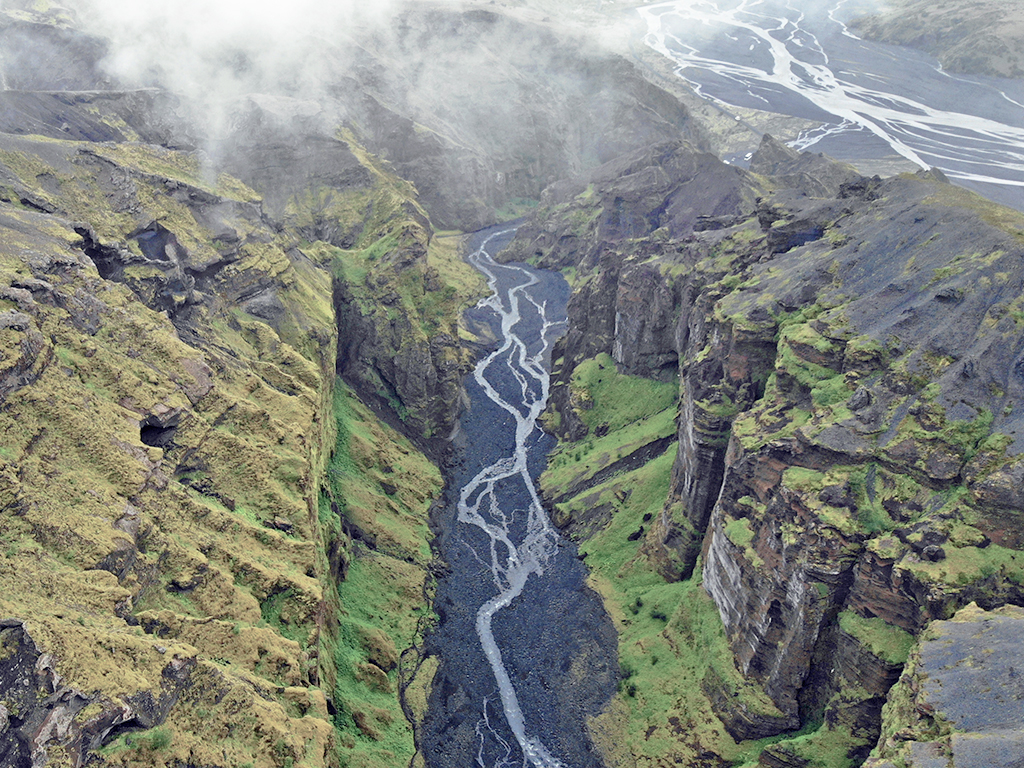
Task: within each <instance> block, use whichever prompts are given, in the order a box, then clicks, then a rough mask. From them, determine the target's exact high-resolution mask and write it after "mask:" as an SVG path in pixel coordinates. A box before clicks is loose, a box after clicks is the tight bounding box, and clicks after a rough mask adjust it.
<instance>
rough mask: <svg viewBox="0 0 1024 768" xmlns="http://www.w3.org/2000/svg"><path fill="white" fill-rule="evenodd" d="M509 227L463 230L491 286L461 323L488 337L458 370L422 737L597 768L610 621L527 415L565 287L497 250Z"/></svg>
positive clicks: (448, 760) (450, 757)
mask: <svg viewBox="0 0 1024 768" xmlns="http://www.w3.org/2000/svg"><path fill="white" fill-rule="evenodd" d="M513 235H514V230H513V229H507V228H505V229H503V228H500V227H499V228H492V229H490V230H485V231H484V232H481V233H478V234H476V235H474V236H473V237H472V240H471V243H470V251H471V253H472V255H471V256H470V262H471V263H474V264H475V265H476V266H477V267H478V268H479V269H481V271H483V272H484V274H485V275H486V276H487V277H488V279H489V280H490V284H491V287H492V290H493V291H494V293H493V294H492V296H490V297H489V298H487V299H485V300H484V301H482V302H481V303H480V304H479V305H478V306H477V307H475V308H474V309H472V310H469V311H468V312H467V315H466V322H467V325H469V326H470V327H471V328H475V329H476V330H477V331H478V332H479V335H480V336H481V337H483V338H489V339H491V340H492V341H491V343H489V344H488V345H487V348H486V349H485V350H484V351H483V353H482V356H481V358H480V360H479V362H478V364H477V366H476V369H475V370H474V372H473V373H472V374H471V375H470V376H468V377H467V378H466V384H465V392H466V407H465V409H464V413H463V415H462V418H461V419H460V423H459V429H458V431H457V432H456V434H455V436H454V439H453V452H452V457H451V459H450V460H449V461H448V463H447V467H446V475H447V484H446V492H445V504H444V507H443V511H442V512H441V513H440V514H439V515H438V516H437V518H436V520H435V525H436V527H437V534H438V535H437V540H436V548H437V551H438V554H439V555H440V556H441V558H442V559H443V560H444V561H445V563H446V564H447V566H448V570H447V572H446V573H445V575H444V576H443V577H442V578H441V579H440V580H439V582H438V587H437V594H436V600H435V610H436V612H437V614H438V616H439V619H440V624H439V627H438V629H437V630H436V631H435V632H434V633H433V634H432V636H431V637H430V638H429V645H428V650H429V651H430V652H431V653H433V654H435V655H436V656H437V657H438V658H439V659H440V661H441V665H440V668H439V671H438V673H437V675H436V676H435V679H434V686H433V691H432V695H431V698H430V702H429V711H428V716H427V719H426V722H425V724H424V727H423V729H422V732H421V734H420V746H421V749H422V751H423V755H424V758H425V760H426V763H427V765H428V766H429V767H430V768H442V767H443V768H456V767H457V768H467V766H474V765H478V766H484V767H485V768H504V766H534V768H598V767H599V766H601V760H600V757H599V756H598V755H597V754H596V753H595V752H594V751H593V749H592V745H591V743H590V740H589V738H588V736H587V732H586V720H587V718H588V717H591V716H593V715H595V714H597V713H598V712H599V711H600V709H601V708H602V707H603V706H604V705H605V704H606V703H607V702H608V700H609V699H610V697H611V696H612V695H613V694H614V692H615V687H616V684H617V681H618V663H617V656H616V634H615V631H614V628H613V626H612V624H611V621H610V619H609V617H608V615H607V613H606V611H605V609H604V607H603V605H602V604H601V600H600V598H599V597H598V596H597V595H596V594H595V593H594V592H593V591H592V590H590V589H589V588H588V587H587V585H586V577H587V574H586V570H585V568H584V566H583V564H582V563H581V562H580V561H579V559H578V558H577V552H576V548H575V546H574V545H573V544H572V543H571V542H570V541H568V540H566V539H564V538H563V537H561V536H560V535H559V533H558V531H557V530H556V529H555V528H554V527H553V526H552V524H551V522H550V520H549V519H548V516H547V513H546V511H545V510H544V508H543V507H542V505H541V503H540V499H539V492H538V490H537V485H536V483H537V479H538V477H539V476H540V473H541V472H542V471H543V468H544V464H545V461H546V455H547V453H548V452H549V451H550V450H551V448H552V447H553V444H554V440H553V438H551V437H550V436H549V435H547V434H545V433H544V432H543V431H542V430H541V429H540V427H539V425H538V424H537V418H538V417H539V416H540V414H541V413H542V412H543V410H544V408H545V406H546V401H547V394H548V386H549V372H550V368H551V360H550V356H551V347H552V345H553V344H554V341H555V339H556V338H557V337H558V336H559V335H560V334H561V333H564V331H565V323H566V304H567V302H568V298H569V287H568V285H567V284H566V282H565V280H564V279H563V278H562V277H561V275H558V274H556V273H552V272H547V271H544V270H535V269H532V268H530V267H528V266H527V265H525V264H501V265H499V264H496V263H495V262H494V261H493V259H492V258H491V257H492V256H493V255H494V254H496V253H497V252H498V251H499V250H501V248H503V247H504V246H505V245H507V243H508V242H509V241H510V240H511V238H512V237H513Z"/></svg>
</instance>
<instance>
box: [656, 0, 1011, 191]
mask: <svg viewBox="0 0 1024 768" xmlns="http://www.w3.org/2000/svg"><path fill="white" fill-rule="evenodd" d="M871 10H873V8H872V7H871V5H870V3H866V2H863V0H829V1H828V2H824V3H820V2H815V3H805V2H796V0H670V1H669V2H663V3H658V4H657V5H650V6H647V7H644V8H640V9H639V13H640V15H641V17H642V18H643V19H644V21H645V22H646V24H647V34H646V36H645V38H644V41H645V42H646V43H647V44H648V45H649V46H650V47H652V48H653V49H654V50H656V51H658V52H660V53H662V54H663V55H665V56H667V57H668V58H669V59H671V60H672V61H673V62H674V63H675V65H676V72H677V74H678V75H680V76H681V77H683V78H684V79H686V80H687V81H688V82H689V83H690V84H691V85H692V86H693V87H694V88H695V89H696V90H697V91H698V92H700V93H702V94H703V95H705V96H707V97H709V98H711V99H713V100H715V101H716V102H718V103H719V104H721V105H724V106H726V107H729V106H733V107H752V108H756V109H762V110H767V111H770V112H777V113H781V114H787V115H792V116H795V117H801V118H805V119H808V120H814V121H818V122H819V123H820V126H819V127H817V128H815V129H813V130H810V131H808V132H806V133H805V134H804V135H803V136H801V137H800V138H799V139H798V141H797V142H796V143H795V145H794V146H796V147H797V148H798V149H812V148H813V149H814V151H822V152H825V153H826V154H829V155H831V156H833V157H836V158H839V159H841V160H850V161H852V162H854V163H857V162H858V161H863V160H868V159H879V158H884V157H886V156H892V155H898V156H901V157H902V158H905V159H906V160H908V161H910V162H911V163H913V164H914V165H917V166H919V167H921V168H928V167H933V166H934V167H938V168H941V169H942V170H943V171H944V172H945V173H946V174H947V175H948V176H949V177H950V178H951V179H952V180H954V181H955V182H956V183H958V184H961V185H962V186H965V187H968V188H971V189H974V190H975V191H977V192H980V193H981V194H983V195H985V196H987V197H989V198H991V199H993V200H997V201H998V202H1001V203H1004V204H1006V205H1011V206H1014V207H1016V208H1019V209H1022V210H1024V81H1021V80H1008V79H1001V78H994V77H970V76H964V75H952V74H950V73H947V72H944V71H943V70H942V68H941V67H940V66H939V64H938V62H937V61H935V60H934V59H933V58H931V57H930V56H928V55H927V54H925V53H922V52H920V51H915V50H913V49H910V48H904V47H897V46H890V45H882V44H879V43H872V42H870V41H867V40H862V39H861V38H859V37H857V35H855V34H854V33H852V32H851V31H850V29H849V28H848V27H847V25H846V24H845V23H844V20H848V19H850V18H853V17H855V16H857V15H860V14H864V13H867V12H869V11H871ZM737 119H739V118H737ZM734 160H735V161H738V162H742V161H743V158H734Z"/></svg>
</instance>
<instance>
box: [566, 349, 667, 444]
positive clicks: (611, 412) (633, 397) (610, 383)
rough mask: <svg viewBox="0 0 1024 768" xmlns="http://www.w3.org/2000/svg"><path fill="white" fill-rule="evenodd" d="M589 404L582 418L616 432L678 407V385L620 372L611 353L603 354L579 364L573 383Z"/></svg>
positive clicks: (574, 387)
mask: <svg viewBox="0 0 1024 768" xmlns="http://www.w3.org/2000/svg"><path fill="white" fill-rule="evenodd" d="M570 386H571V387H572V390H573V392H574V393H578V394H579V396H580V397H582V398H584V399H585V400H586V402H587V404H588V406H589V407H587V408H581V409H580V410H579V414H578V415H579V417H580V419H581V420H582V421H583V423H584V424H586V425H587V426H588V427H590V428H591V429H595V428H596V427H598V426H603V425H607V428H608V430H609V432H614V431H617V430H619V429H621V428H622V427H624V426H626V425H627V424H632V423H634V422H636V421H639V420H642V419H647V418H649V417H650V416H652V415H653V414H656V413H663V412H665V411H667V410H669V409H673V408H674V407H675V403H676V399H677V398H678V396H679V388H678V384H676V383H674V382H663V381H655V380H653V379H646V378H643V377H641V376H629V375H625V374H620V373H619V372H618V371H617V370H616V367H615V361H614V360H613V359H612V358H611V356H610V355H606V354H601V355H598V356H597V357H596V358H593V359H591V360H586V361H584V362H582V363H580V364H579V365H578V366H576V369H575V370H574V371H573V374H572V382H571V384H570Z"/></svg>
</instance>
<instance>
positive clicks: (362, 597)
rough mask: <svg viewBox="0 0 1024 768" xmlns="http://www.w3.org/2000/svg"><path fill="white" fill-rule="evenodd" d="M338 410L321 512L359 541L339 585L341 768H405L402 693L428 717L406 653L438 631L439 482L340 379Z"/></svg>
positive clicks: (409, 752)
mask: <svg viewBox="0 0 1024 768" xmlns="http://www.w3.org/2000/svg"><path fill="white" fill-rule="evenodd" d="M333 413H334V418H335V419H336V423H337V440H336V443H335V449H334V452H333V454H332V456H331V460H330V463H329V465H328V477H327V480H328V485H327V491H326V493H325V494H324V496H323V497H322V498H321V501H320V505H321V510H320V514H321V517H322V518H323V519H324V520H325V521H327V524H330V525H338V526H340V528H341V529H342V530H341V531H339V533H342V532H344V535H345V536H346V537H348V538H352V539H354V540H355V543H354V545H353V547H352V557H351V561H350V562H349V563H348V565H347V570H346V572H345V576H344V579H342V580H341V581H340V583H339V584H338V587H337V593H338V601H339V602H338V605H339V629H338V636H337V640H336V643H335V645H334V648H333V651H332V660H333V662H334V664H335V665H336V669H337V683H336V685H335V689H334V697H333V698H334V701H335V706H336V708H337V714H336V715H335V716H334V724H335V727H336V729H337V733H338V756H339V759H340V761H341V764H342V765H350V766H366V767H367V768H369V767H370V766H381V767H382V768H385V767H389V766H393V765H407V764H408V763H409V761H410V760H411V759H412V757H413V755H414V753H415V747H414V744H413V732H412V725H411V724H410V723H409V722H408V721H407V720H406V717H405V713H404V712H403V709H402V705H401V702H400V699H399V695H400V691H402V690H405V691H406V693H407V696H406V698H407V700H408V701H409V706H410V707H411V709H410V713H411V714H413V715H414V716H422V706H421V707H420V708H419V709H418V710H417V708H416V706H417V703H418V702H419V700H421V699H422V700H423V701H425V694H424V693H423V689H424V686H425V685H427V684H429V678H430V671H431V669H432V667H431V663H430V662H428V663H427V664H426V665H425V666H424V668H422V669H420V668H419V666H418V665H419V663H420V658H419V655H418V653H417V652H415V650H410V651H409V652H406V649H413V648H414V646H416V645H417V643H418V642H419V641H420V640H421V639H422V635H423V633H424V632H425V631H426V629H427V628H429V627H430V626H431V624H432V614H431V613H430V612H429V608H428V606H427V600H428V594H429V588H430V583H429V576H428V573H429V566H430V560H431V553H430V549H429V546H428V542H429V537H430V532H429V530H428V528H427V515H428V510H429V507H430V505H431V503H432V501H433V498H434V496H435V495H436V493H438V492H439V491H440V487H441V478H440V475H439V472H438V470H437V468H436V467H435V466H434V465H432V464H431V463H430V462H429V461H427V459H426V458H425V457H424V456H423V455H422V454H421V453H419V452H418V451H417V450H416V449H415V448H414V447H413V446H412V445H411V444H410V443H409V442H408V440H406V439H405V438H402V437H401V436H399V435H398V434H397V433H396V432H395V431H394V430H392V429H390V428H388V427H386V426H384V425H383V424H381V423H380V422H379V421H378V420H377V419H376V417H375V416H373V414H372V413H371V412H370V411H369V409H368V408H366V406H365V405H363V404H362V403H361V402H360V401H359V400H358V399H357V397H356V396H355V394H354V393H353V392H352V390H351V389H349V388H348V387H347V386H345V385H344V384H343V383H341V382H339V383H338V386H337V389H336V391H335V397H334V408H333ZM403 652H406V653H403ZM417 670H418V671H419V674H418V675H417V674H415V673H416V672H417ZM406 686H409V688H410V689H411V690H407V689H406Z"/></svg>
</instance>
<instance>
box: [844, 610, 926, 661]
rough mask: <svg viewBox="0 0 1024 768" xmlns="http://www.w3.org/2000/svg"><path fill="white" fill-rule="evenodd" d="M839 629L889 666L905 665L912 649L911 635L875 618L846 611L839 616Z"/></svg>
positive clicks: (912, 637) (912, 638)
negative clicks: (867, 617)
mask: <svg viewBox="0 0 1024 768" xmlns="http://www.w3.org/2000/svg"><path fill="white" fill-rule="evenodd" d="M839 627H840V628H841V629H842V630H843V631H844V632H846V633H847V634H848V635H852V636H853V637H855V638H857V640H859V641H860V643H861V644H862V645H864V646H865V647H867V649H868V650H870V651H871V653H873V654H874V655H875V656H878V657H879V658H880V659H882V660H884V661H886V662H888V663H889V664H905V663H906V661H907V657H908V656H909V655H910V650H911V649H912V648H913V647H914V642H915V640H914V636H913V635H911V634H910V633H909V632H907V631H905V630H903V629H900V628H899V627H894V626H893V625H892V624H888V623H886V622H885V620H883V619H881V618H879V617H877V616H874V617H872V618H870V619H866V618H864V617H863V616H860V615H858V614H856V613H854V612H853V611H849V610H846V611H843V612H842V613H840V614H839Z"/></svg>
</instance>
